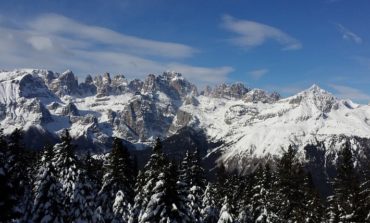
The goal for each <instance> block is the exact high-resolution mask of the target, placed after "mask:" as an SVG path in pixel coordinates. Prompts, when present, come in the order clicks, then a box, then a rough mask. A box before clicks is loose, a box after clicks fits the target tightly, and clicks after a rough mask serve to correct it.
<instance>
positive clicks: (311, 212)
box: [303, 173, 325, 223]
mask: <svg viewBox="0 0 370 223" xmlns="http://www.w3.org/2000/svg"><path fill="white" fill-rule="evenodd" d="M303 187H304V191H305V195H304V197H305V200H304V208H305V209H304V215H305V219H306V222H307V223H315V222H322V221H323V219H324V210H325V207H324V205H323V203H322V201H321V198H320V196H319V193H318V192H317V191H316V189H315V186H314V183H313V180H312V176H311V174H310V173H308V174H306V176H305V178H304V185H303Z"/></svg>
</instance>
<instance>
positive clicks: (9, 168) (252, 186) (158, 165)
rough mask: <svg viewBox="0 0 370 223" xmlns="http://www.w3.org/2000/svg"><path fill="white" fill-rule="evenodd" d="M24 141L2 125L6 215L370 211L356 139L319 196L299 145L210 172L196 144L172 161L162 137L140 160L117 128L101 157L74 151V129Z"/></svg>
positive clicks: (219, 217)
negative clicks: (255, 162)
mask: <svg viewBox="0 0 370 223" xmlns="http://www.w3.org/2000/svg"><path fill="white" fill-rule="evenodd" d="M21 142H22V132H21V131H20V130H18V129H17V130H15V131H14V132H13V133H12V134H11V135H10V136H9V137H6V136H4V134H3V131H2V130H0V192H1V194H2V195H1V198H0V222H45V223H46V222H54V223H58V222H60V223H62V222H94V223H101V222H115V223H126V222H130V223H144V222H161V223H164V222H166V223H172V222H174V223H175V222H176V223H181V222H184V223H185V222H195V223H232V222H235V223H249V222H259V223H268V222H307V223H311V222H312V223H316V222H330V223H335V222H369V221H370V211H369V210H370V168H367V170H366V171H362V172H361V173H359V172H358V171H356V169H355V167H354V161H353V157H352V153H351V147H350V144H349V143H346V144H345V145H344V146H343V148H342V149H341V151H340V152H339V155H338V159H337V166H336V169H337V174H336V176H335V177H334V179H333V181H332V182H331V183H332V186H333V194H332V195H331V196H329V197H322V196H320V194H319V192H318V191H317V189H316V187H315V185H314V183H313V181H312V177H311V174H310V173H309V172H308V171H306V170H305V168H304V166H303V164H302V163H300V162H299V160H298V158H297V156H296V151H295V150H294V149H293V147H289V148H288V149H287V151H286V152H284V154H283V155H282V156H281V157H280V158H279V159H278V160H277V161H276V162H275V163H274V164H273V165H274V166H273V167H272V166H271V164H269V163H267V164H264V165H259V166H258V168H257V169H256V170H255V171H254V172H253V173H250V174H247V175H245V176H240V175H238V174H236V173H227V172H226V171H225V168H224V167H223V166H222V165H221V166H219V167H218V168H217V174H216V175H217V177H216V178H217V179H216V180H213V181H210V180H207V178H206V173H205V170H204V169H203V168H202V165H201V157H200V155H199V153H198V151H197V150H195V151H188V152H187V153H186V154H185V156H184V158H183V160H182V161H181V162H175V161H173V160H170V159H169V158H168V157H167V156H166V155H165V154H164V153H163V152H162V144H161V141H160V140H159V139H157V140H156V143H155V145H154V147H153V148H152V155H151V156H150V158H149V160H148V162H147V163H146V165H145V166H144V168H142V169H141V170H138V168H137V164H136V161H135V158H134V157H133V156H131V155H130V153H129V151H128V149H127V148H126V147H125V146H124V144H123V143H122V140H121V139H119V138H114V141H113V145H112V150H111V152H110V153H109V154H107V155H105V157H102V158H100V159H97V158H96V157H93V156H91V155H90V154H87V155H85V156H77V155H76V154H75V146H74V145H73V141H72V138H71V137H70V135H69V132H68V130H66V131H65V132H64V133H63V135H62V137H61V143H58V144H56V145H54V146H46V147H45V148H44V149H43V150H42V151H41V152H37V153H36V152H32V151H30V150H27V149H26V148H25V145H23V144H22V143H21ZM174 149H175V148H174ZM369 167H370V164H369ZM360 179H361V180H360Z"/></svg>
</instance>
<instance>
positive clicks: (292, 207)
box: [276, 146, 305, 222]
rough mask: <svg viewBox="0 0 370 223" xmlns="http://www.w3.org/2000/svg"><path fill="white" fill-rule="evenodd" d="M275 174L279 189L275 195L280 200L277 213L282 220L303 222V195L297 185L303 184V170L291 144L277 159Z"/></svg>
mask: <svg viewBox="0 0 370 223" xmlns="http://www.w3.org/2000/svg"><path fill="white" fill-rule="evenodd" d="M277 174H278V175H277V177H278V179H277V180H278V188H279V190H278V192H277V195H276V196H277V199H279V200H281V205H280V207H279V209H278V210H277V215H278V216H279V217H280V218H281V219H282V220H284V221H292V222H295V221H296V222H303V221H304V213H303V211H304V207H303V203H304V199H305V197H304V191H303V189H302V187H297V185H303V180H304V171H303V167H302V166H301V164H300V163H299V162H298V160H297V159H296V152H295V151H294V149H293V147H292V146H289V148H288V151H286V152H285V153H284V154H283V156H282V157H281V159H280V160H279V163H278V166H277Z"/></svg>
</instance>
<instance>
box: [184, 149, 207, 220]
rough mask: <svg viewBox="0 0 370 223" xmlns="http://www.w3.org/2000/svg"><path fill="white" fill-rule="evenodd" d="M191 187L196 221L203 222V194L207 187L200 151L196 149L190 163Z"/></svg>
mask: <svg viewBox="0 0 370 223" xmlns="http://www.w3.org/2000/svg"><path fill="white" fill-rule="evenodd" d="M189 186H190V188H189V195H188V198H189V207H190V211H191V212H192V214H193V216H194V218H195V221H196V222H201V219H202V217H201V211H202V196H203V194H204V190H205V187H206V179H205V174H204V169H203V167H202V166H201V160H200V156H199V151H198V150H195V151H194V153H193V154H192V156H191V165H190V185H189Z"/></svg>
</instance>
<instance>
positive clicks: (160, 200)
mask: <svg viewBox="0 0 370 223" xmlns="http://www.w3.org/2000/svg"><path fill="white" fill-rule="evenodd" d="M177 176H178V171H177V168H176V166H175V165H174V164H173V163H170V164H169V166H168V167H167V168H165V169H164V171H163V172H162V173H160V174H159V177H158V181H157V182H156V184H155V187H154V188H153V192H154V193H153V195H152V196H151V199H150V201H149V202H148V205H147V206H146V208H145V211H144V213H143V215H142V218H141V219H140V222H160V223H165V222H183V223H186V222H194V218H193V216H192V214H191V212H190V210H189V208H188V206H187V202H188V200H187V198H186V197H185V196H184V195H183V193H182V192H183V188H184V187H183V185H184V184H182V182H181V181H177V178H178V177H177Z"/></svg>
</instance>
